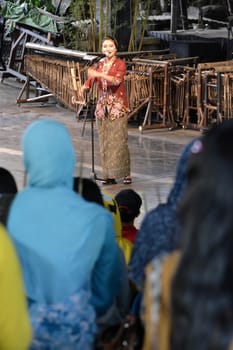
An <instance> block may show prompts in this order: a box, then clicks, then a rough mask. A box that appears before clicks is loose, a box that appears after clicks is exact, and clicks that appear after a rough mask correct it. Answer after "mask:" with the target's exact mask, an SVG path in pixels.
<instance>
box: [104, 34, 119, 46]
mask: <svg viewBox="0 0 233 350" xmlns="http://www.w3.org/2000/svg"><path fill="white" fill-rule="evenodd" d="M105 40H112V41H113V42H114V44H115V46H116V49H117V50H118V42H117V40H116V39H115V38H114V37H113V36H111V35H106V36H105V37H104V38H103V40H102V44H103V42H104V41H105Z"/></svg>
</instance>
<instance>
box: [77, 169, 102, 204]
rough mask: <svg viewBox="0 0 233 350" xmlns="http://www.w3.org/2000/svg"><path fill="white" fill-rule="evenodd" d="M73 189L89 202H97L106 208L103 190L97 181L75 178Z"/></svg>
mask: <svg viewBox="0 0 233 350" xmlns="http://www.w3.org/2000/svg"><path fill="white" fill-rule="evenodd" d="M73 189H74V191H75V192H77V193H79V194H80V195H81V196H82V197H83V198H84V199H86V200H87V201H89V202H95V203H98V204H100V205H102V206H104V201H103V196H102V193H101V190H100V188H99V186H98V185H97V183H96V182H95V181H93V180H91V179H88V178H85V177H84V178H80V177H78V176H77V177H74V186H73Z"/></svg>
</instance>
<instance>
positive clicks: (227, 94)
mask: <svg viewBox="0 0 233 350" xmlns="http://www.w3.org/2000/svg"><path fill="white" fill-rule="evenodd" d="M232 78H233V61H232V60H229V61H219V62H210V63H202V64H199V65H198V66H197V85H198V95H197V110H198V119H199V126H200V127H208V126H209V125H210V124H212V123H213V122H215V121H217V122H221V121H222V120H223V119H228V118H232V117H233V111H232V104H233V80H232Z"/></svg>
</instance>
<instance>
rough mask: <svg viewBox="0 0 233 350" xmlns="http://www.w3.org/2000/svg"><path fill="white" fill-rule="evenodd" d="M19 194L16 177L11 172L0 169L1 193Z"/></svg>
mask: <svg viewBox="0 0 233 350" xmlns="http://www.w3.org/2000/svg"><path fill="white" fill-rule="evenodd" d="M17 192H18V189H17V185H16V181H15V179H14V176H13V175H12V174H11V173H10V171H9V170H7V169H5V168H2V167H0V193H1V194H3V193H4V194H5V193H8V194H9V193H10V194H16V193H17Z"/></svg>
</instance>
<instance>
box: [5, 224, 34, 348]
mask: <svg viewBox="0 0 233 350" xmlns="http://www.w3.org/2000/svg"><path fill="white" fill-rule="evenodd" d="M0 247H1V250H0V275H1V289H0V300H1V313H0V325H1V331H0V349H2V350H14V349H17V350H27V349H29V346H30V342H31V325H30V321H29V315H28V311H27V303H26V298H25V293H24V288H23V281H22V275H21V269H20V265H19V261H18V258H17V255H16V252H15V249H14V247H13V244H12V242H11V241H10V239H9V236H8V234H7V232H6V231H5V229H4V227H3V226H2V225H0Z"/></svg>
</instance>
